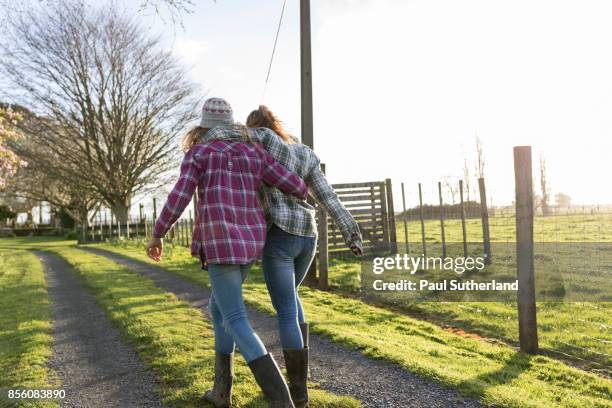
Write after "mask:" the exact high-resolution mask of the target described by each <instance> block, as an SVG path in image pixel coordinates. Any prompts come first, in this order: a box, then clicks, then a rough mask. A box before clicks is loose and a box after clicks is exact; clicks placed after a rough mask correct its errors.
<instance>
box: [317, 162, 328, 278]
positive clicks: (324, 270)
mask: <svg viewBox="0 0 612 408" xmlns="http://www.w3.org/2000/svg"><path fill="white" fill-rule="evenodd" d="M321 171H322V172H323V174H325V164H323V163H321ZM317 209H318V211H319V214H318V215H319V217H318V218H319V226H318V227H319V289H321V290H328V289H329V248H328V244H329V242H328V235H327V225H328V224H327V222H328V221H327V212H326V211H325V208H324V207H323V206H322V205H318V206H317Z"/></svg>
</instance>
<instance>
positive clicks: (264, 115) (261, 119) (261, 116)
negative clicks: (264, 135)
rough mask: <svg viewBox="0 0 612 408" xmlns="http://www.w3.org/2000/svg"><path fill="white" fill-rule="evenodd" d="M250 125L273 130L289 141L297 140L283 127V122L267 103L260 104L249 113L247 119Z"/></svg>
mask: <svg viewBox="0 0 612 408" xmlns="http://www.w3.org/2000/svg"><path fill="white" fill-rule="evenodd" d="M246 125H247V126H248V127H265V128H268V129H270V130H273V131H274V132H275V133H276V134H277V135H279V136H280V138H281V139H283V140H284V141H285V142H287V143H294V142H295V140H294V139H293V137H291V135H289V133H287V131H286V130H285V129H284V128H283V122H281V121H280V119H278V117H277V116H276V115H275V114H274V113H273V112H272V111H271V110H270V108H268V107H267V106H266V105H259V109H256V110H254V111H253V112H251V113H249V116H248V117H247V120H246Z"/></svg>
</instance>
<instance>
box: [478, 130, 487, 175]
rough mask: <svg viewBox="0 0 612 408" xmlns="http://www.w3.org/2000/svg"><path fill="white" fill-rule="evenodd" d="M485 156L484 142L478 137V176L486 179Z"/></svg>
mask: <svg viewBox="0 0 612 408" xmlns="http://www.w3.org/2000/svg"><path fill="white" fill-rule="evenodd" d="M484 169H485V156H484V146H483V144H482V140H481V139H480V138H479V137H478V135H476V176H477V177H478V178H484Z"/></svg>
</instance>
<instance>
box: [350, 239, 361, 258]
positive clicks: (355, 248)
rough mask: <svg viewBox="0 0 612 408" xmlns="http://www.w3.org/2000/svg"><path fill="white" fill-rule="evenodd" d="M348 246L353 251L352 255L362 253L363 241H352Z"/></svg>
mask: <svg viewBox="0 0 612 408" xmlns="http://www.w3.org/2000/svg"><path fill="white" fill-rule="evenodd" d="M350 248H351V252H353V255H355V256H362V255H363V243H362V242H361V241H355V242H353V243H352V244H351V246H350Z"/></svg>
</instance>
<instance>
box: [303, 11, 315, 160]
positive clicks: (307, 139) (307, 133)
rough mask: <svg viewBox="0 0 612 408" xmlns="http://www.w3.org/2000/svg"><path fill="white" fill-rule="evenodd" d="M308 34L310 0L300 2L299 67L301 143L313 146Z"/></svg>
mask: <svg viewBox="0 0 612 408" xmlns="http://www.w3.org/2000/svg"><path fill="white" fill-rule="evenodd" d="M310 40H311V34H310V0H300V65H301V70H302V74H301V85H302V87H301V90H302V143H304V144H305V145H306V146H309V147H310V148H311V149H313V148H314V145H313V124H312V53H311V41H310Z"/></svg>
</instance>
